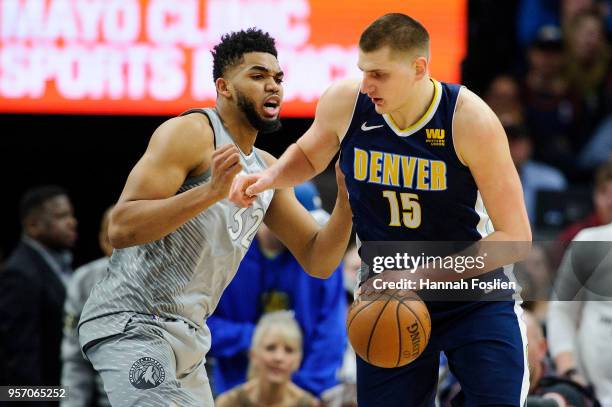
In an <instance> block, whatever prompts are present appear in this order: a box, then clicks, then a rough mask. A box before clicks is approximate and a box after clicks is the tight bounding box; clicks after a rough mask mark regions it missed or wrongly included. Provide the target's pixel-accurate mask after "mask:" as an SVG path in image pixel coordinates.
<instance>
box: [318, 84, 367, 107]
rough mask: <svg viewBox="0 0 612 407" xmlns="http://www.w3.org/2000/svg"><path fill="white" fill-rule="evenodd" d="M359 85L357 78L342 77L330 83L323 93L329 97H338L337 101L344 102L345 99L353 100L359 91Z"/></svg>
mask: <svg viewBox="0 0 612 407" xmlns="http://www.w3.org/2000/svg"><path fill="white" fill-rule="evenodd" d="M359 87H360V81H359V79H343V80H340V81H336V82H334V83H332V84H331V85H330V86H329V87H328V88H327V89H326V90H325V92H324V93H323V95H324V96H327V97H330V98H338V100H337V101H339V102H344V101H345V100H350V101H352V102H354V101H355V98H356V97H357V94H358V92H359Z"/></svg>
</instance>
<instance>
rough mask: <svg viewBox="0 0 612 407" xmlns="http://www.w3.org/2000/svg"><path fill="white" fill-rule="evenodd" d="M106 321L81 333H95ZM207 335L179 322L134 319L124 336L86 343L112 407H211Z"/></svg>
mask: <svg viewBox="0 0 612 407" xmlns="http://www.w3.org/2000/svg"><path fill="white" fill-rule="evenodd" d="M103 324H104V318H99V319H96V320H92V321H89V322H87V323H85V324H84V325H83V326H82V327H81V328H80V330H81V331H83V330H85V331H90V332H91V330H96V329H97V326H96V325H98V327H100V328H101V329H103V328H102V327H101V325H103ZM209 348H210V332H209V331H208V328H207V327H206V326H205V329H204V330H201V329H196V328H194V327H192V326H191V325H189V324H187V323H186V322H184V321H181V320H168V319H163V318H159V317H153V316H151V315H143V314H132V315H131V317H130V318H129V320H128V321H127V323H126V324H125V327H124V328H123V332H121V333H118V334H115V335H112V336H108V337H105V338H102V339H98V340H95V341H91V342H89V343H86V344H84V346H83V351H84V352H85V354H86V355H87V358H88V359H89V360H90V361H91V363H92V364H93V366H94V368H95V369H96V370H97V371H98V372H99V373H100V376H101V377H102V380H103V381H104V389H105V391H106V393H107V395H108V398H109V400H110V402H111V404H112V405H113V406H139V407H140V406H143V407H147V406H151V407H153V406H155V407H157V406H166V407H167V406H181V407H191V406H204V407H213V406H214V403H213V398H212V393H211V390H210V384H209V382H208V377H207V375H206V370H205V366H204V363H205V361H206V359H205V355H206V352H208V349H209Z"/></svg>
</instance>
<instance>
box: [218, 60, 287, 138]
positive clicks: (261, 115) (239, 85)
mask: <svg viewBox="0 0 612 407" xmlns="http://www.w3.org/2000/svg"><path fill="white" fill-rule="evenodd" d="M243 59H244V60H243V62H242V63H241V64H240V65H239V66H238V67H236V68H235V69H234V71H233V73H232V75H231V76H230V80H229V83H230V87H231V88H232V89H233V96H234V99H235V102H236V104H237V106H238V108H239V109H240V110H241V111H242V112H243V113H244V114H245V116H246V118H247V120H248V121H249V123H250V124H251V126H253V128H255V129H256V130H258V131H260V132H264V133H265V132H271V131H275V130H278V129H279V128H280V125H281V124H280V109H281V102H282V99H283V86H282V81H283V72H282V71H281V69H280V66H279V64H278V60H277V59H276V57H275V56H274V55H272V54H268V53H264V52H250V53H247V54H244V57H243Z"/></svg>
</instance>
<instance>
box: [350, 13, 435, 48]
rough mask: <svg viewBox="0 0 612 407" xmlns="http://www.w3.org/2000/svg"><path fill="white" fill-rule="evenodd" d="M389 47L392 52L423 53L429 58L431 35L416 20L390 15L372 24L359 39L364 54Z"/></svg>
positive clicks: (405, 16) (403, 15)
mask: <svg viewBox="0 0 612 407" xmlns="http://www.w3.org/2000/svg"><path fill="white" fill-rule="evenodd" d="M385 46H389V47H390V48H391V50H392V51H402V52H407V51H415V50H417V51H421V52H423V53H424V55H425V56H426V57H427V58H429V33H428V32H427V30H426V29H425V27H423V25H422V24H421V23H419V22H418V21H416V20H415V19H414V18H412V17H409V16H407V15H405V14H401V13H390V14H385V15H384V16H382V17H379V18H378V19H377V20H376V21H374V22H373V23H372V24H370V25H369V26H368V27H367V28H366V29H365V31H364V32H363V33H362V34H361V37H360V38H359V48H361V50H362V51H364V52H372V51H376V50H378V49H380V48H382V47H385Z"/></svg>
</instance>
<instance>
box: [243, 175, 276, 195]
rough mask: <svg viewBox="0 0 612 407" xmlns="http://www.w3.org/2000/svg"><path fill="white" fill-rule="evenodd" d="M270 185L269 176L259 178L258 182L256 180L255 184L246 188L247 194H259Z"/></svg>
mask: <svg viewBox="0 0 612 407" xmlns="http://www.w3.org/2000/svg"><path fill="white" fill-rule="evenodd" d="M269 186H270V182H269V181H268V180H267V178H263V177H262V178H259V179H258V180H257V182H255V183H254V184H253V185H251V186H249V187H248V188H247V189H246V194H247V195H250V196H253V195H257V194H259V193H260V192H263V191H265V190H266V189H268V188H269Z"/></svg>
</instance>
